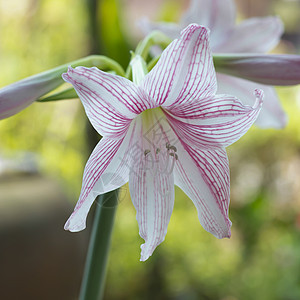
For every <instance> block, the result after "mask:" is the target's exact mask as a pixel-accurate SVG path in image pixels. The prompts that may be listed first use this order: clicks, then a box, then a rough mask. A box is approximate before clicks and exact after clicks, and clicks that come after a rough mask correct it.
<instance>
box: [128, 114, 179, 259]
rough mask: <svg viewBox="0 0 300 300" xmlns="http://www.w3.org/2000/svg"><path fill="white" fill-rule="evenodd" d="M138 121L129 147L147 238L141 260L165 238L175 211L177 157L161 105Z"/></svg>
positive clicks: (131, 183) (140, 218)
mask: <svg viewBox="0 0 300 300" xmlns="http://www.w3.org/2000/svg"><path fill="white" fill-rule="evenodd" d="M135 122H136V128H137V130H136V132H137V135H136V143H135V145H134V146H133V147H131V149H130V151H132V154H131V155H130V156H131V157H132V158H133V159H132V160H131V168H130V174H129V190H130V195H131V199H132V202H133V204H134V206H135V209H136V213H137V221H138V224H139V233H140V236H141V237H142V238H143V239H144V240H145V244H143V245H142V246H141V249H142V252H141V260H142V261H144V260H146V259H147V258H148V257H149V256H150V255H152V253H153V251H154V249H155V248H156V247H157V246H158V245H159V244H160V243H161V242H162V241H163V240H164V238H165V235H166V233H167V227H168V224H169V220H170V217H171V214H172V210H173V205H174V179H173V168H174V163H175V161H176V156H175V153H174V151H173V150H172V149H171V148H172V146H171V144H172V145H173V144H174V139H173V138H174V137H175V134H174V132H173V131H172V129H171V128H170V125H169V124H168V122H167V120H166V117H165V115H164V113H163V112H162V110H161V108H156V109H154V110H149V111H146V112H144V113H143V114H141V115H139V116H138V117H137V118H136V120H135ZM169 145H170V146H169ZM169 147H170V149H169ZM173 148H174V146H173Z"/></svg>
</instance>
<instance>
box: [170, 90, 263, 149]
mask: <svg viewBox="0 0 300 300" xmlns="http://www.w3.org/2000/svg"><path fill="white" fill-rule="evenodd" d="M255 95H256V98H257V99H256V103H255V105H254V106H253V107H251V106H245V105H243V104H242V103H241V102H240V101H239V100H238V99H237V98H235V97H233V96H228V95H216V96H214V97H212V98H208V99H203V100H201V101H198V102H194V103H188V104H185V105H183V106H182V107H181V108H176V109H173V110H171V111H169V113H170V112H171V113H172V115H171V114H167V118H168V120H169V122H170V124H171V126H172V128H173V130H174V132H176V134H177V135H178V136H180V137H181V138H182V140H183V141H184V142H185V143H187V144H191V145H194V146H196V147H200V148H201V149H212V148H218V147H227V146H229V145H231V144H232V143H234V142H236V141H237V140H238V139H239V138H241V137H242V136H243V135H244V134H245V133H246V132H247V131H248V129H249V128H250V127H251V126H252V124H253V123H254V122H255V120H256V118H257V117H258V114H259V112H260V109H261V106H262V98H263V93H262V91H260V90H256V92H255Z"/></svg>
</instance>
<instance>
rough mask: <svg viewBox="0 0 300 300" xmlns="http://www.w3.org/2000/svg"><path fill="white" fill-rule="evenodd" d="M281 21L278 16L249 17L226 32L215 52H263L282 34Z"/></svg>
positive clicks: (268, 49) (271, 47)
mask: <svg viewBox="0 0 300 300" xmlns="http://www.w3.org/2000/svg"><path fill="white" fill-rule="evenodd" d="M283 30H284V28H283V23H282V21H281V20H280V18H278V17H264V18H251V19H248V20H246V21H243V22H242V23H240V24H239V25H237V26H236V27H235V28H234V29H233V30H232V31H231V32H229V33H227V34H226V38H224V39H223V41H222V43H220V44H219V45H218V46H217V47H214V48H213V51H214V52H215V53H243V52H249V53H265V52H268V51H270V50H272V49H273V48H274V47H275V46H276V45H277V44H278V42H279V40H280V37H281V35H282V34H283Z"/></svg>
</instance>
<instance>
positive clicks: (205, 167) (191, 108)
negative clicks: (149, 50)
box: [63, 24, 262, 261]
mask: <svg viewBox="0 0 300 300" xmlns="http://www.w3.org/2000/svg"><path fill="white" fill-rule="evenodd" d="M141 60H142V59H141V57H139V56H136V57H135V58H134V60H133V61H132V70H133V79H134V82H131V81H129V80H127V79H125V78H123V77H120V76H117V75H113V74H108V73H105V72H102V71H100V70H98V69H97V68H85V67H77V68H75V69H72V68H69V70H68V72H67V73H65V74H63V78H64V80H66V81H67V82H69V83H71V84H72V85H73V86H74V88H75V90H76V91H77V93H78V96H79V97H80V99H81V101H82V103H83V105H84V108H85V111H86V114H87V116H88V118H89V119H90V121H91V123H92V125H93V126H94V127H95V129H96V130H97V131H98V132H99V134H100V135H102V136H103V138H102V139H101V140H100V142H99V144H98V145H97V146H96V147H95V149H94V151H93V152H92V154H91V156H90V158H89V160H88V162H87V164H86V166H85V170H84V175H83V184H82V190H81V194H80V198H79V201H78V202H77V205H76V207H75V209H74V212H73V213H72V215H71V216H70V218H69V220H68V221H67V223H66V225H65V229H67V230H70V231H79V230H82V229H84V228H85V226H86V217H87V214H88V211H89V209H90V207H91V205H92V203H93V201H94V199H95V197H96V196H97V195H99V194H103V193H106V192H109V191H111V190H114V189H116V188H118V187H120V186H122V185H123V184H125V183H127V182H129V190H130V195H131V199H132V202H133V204H134V206H135V208H136V212H137V221H138V224H139V233H140V235H141V237H142V238H143V239H144V240H145V243H144V244H143V245H142V246H141V249H142V252H141V260H143V261H144V260H146V259H147V258H148V257H149V256H150V255H151V254H152V252H153V251H154V249H155V248H156V246H157V245H159V244H160V243H161V242H162V241H163V240H164V238H165V235H166V232H167V226H168V223H169V220H170V217H171V214H172V210H173V204H174V184H175V185H177V186H178V187H180V188H181V189H182V190H183V191H184V192H185V193H186V195H187V196H188V197H189V198H190V199H191V200H192V201H193V203H194V204H195V206H196V208H197V211H198V216H199V220H200V223H201V224H202V226H203V227H204V229H206V230H207V231H209V232H211V233H212V234H213V235H214V236H216V237H217V238H224V237H230V234H231V233H230V227H231V222H230V220H229V218H228V205H229V167H228V159H227V154H226V151H225V147H226V146H229V145H230V144H232V143H234V142H235V141H236V140H238V139H239V138H240V137H241V136H242V135H243V134H244V133H246V131H247V130H248V129H249V128H250V126H251V125H252V123H253V122H254V121H255V120H256V118H257V116H258V113H259V111H260V108H261V104H262V93H261V92H260V91H256V98H257V101H256V104H255V105H254V107H251V106H245V105H243V104H242V103H241V102H240V101H239V100H238V99H237V98H235V97H233V96H229V95H216V90H217V84H216V75H215V70H214V66H213V61H212V56H211V52H210V48H209V42H208V31H207V29H206V28H204V27H201V26H198V25H195V24H192V25H190V26H188V27H187V28H186V29H184V30H183V31H182V33H181V37H180V39H177V40H174V41H173V42H172V43H171V44H170V45H169V46H168V47H167V49H166V50H165V51H164V52H163V53H162V56H161V58H160V60H159V61H158V63H157V64H156V66H155V67H154V68H153V69H152V71H151V72H150V73H148V74H146V75H145V74H144V73H143V68H142V67H141V66H142V63H141ZM253 98H255V97H254V95H253Z"/></svg>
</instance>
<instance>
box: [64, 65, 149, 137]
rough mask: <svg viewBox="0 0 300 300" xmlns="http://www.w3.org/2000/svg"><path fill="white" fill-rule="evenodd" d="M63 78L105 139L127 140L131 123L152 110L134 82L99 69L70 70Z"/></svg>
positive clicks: (146, 98) (81, 68)
mask: <svg viewBox="0 0 300 300" xmlns="http://www.w3.org/2000/svg"><path fill="white" fill-rule="evenodd" d="M63 79H64V80H65V81H67V82H69V83H71V84H72V85H73V86H74V88H75V90H76V92H77V94H78V96H79V97H80V99H81V101H82V103H83V105H84V108H85V111H86V114H87V116H88V118H89V120H90V122H91V123H92V125H93V126H94V128H95V129H96V130H97V131H98V132H99V133H100V134H101V135H102V136H107V137H112V138H120V137H123V136H124V135H125V133H126V131H127V129H128V126H129V124H130V121H131V120H132V119H133V118H134V117H135V116H136V115H137V114H139V113H141V112H142V111H144V110H146V109H148V108H151V104H150V103H149V102H148V97H147V96H146V95H145V93H144V92H143V91H142V90H141V89H140V88H139V87H137V86H136V85H135V84H133V83H132V82H131V81H129V80H127V79H126V78H123V77H120V76H117V75H113V74H109V73H105V72H102V71H100V70H99V69H97V68H95V67H94V68H85V67H77V68H75V69H72V68H69V70H68V72H67V73H65V74H63Z"/></svg>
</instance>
